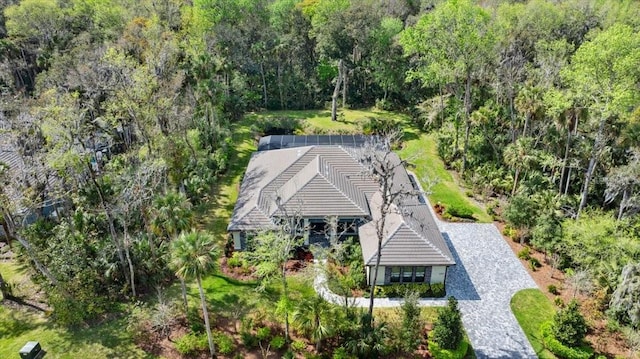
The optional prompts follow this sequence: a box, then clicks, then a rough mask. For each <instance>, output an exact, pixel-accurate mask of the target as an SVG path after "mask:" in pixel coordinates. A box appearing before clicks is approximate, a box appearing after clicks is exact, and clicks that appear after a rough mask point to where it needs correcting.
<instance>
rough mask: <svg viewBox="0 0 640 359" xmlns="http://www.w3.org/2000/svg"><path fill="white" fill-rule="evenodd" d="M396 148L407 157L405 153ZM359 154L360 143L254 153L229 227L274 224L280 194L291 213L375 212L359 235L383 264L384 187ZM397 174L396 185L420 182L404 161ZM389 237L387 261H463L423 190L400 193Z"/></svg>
mask: <svg viewBox="0 0 640 359" xmlns="http://www.w3.org/2000/svg"><path fill="white" fill-rule="evenodd" d="M390 156H391V158H392V160H393V161H397V162H398V163H400V162H399V161H400V159H399V158H398V157H397V155H395V154H391V155H390ZM357 158H358V153H357V150H354V148H349V147H346V148H345V147H342V146H335V145H317V146H307V147H295V148H283V149H276V150H267V151H260V152H256V153H254V154H253V155H252V157H251V160H250V162H249V165H248V166H247V171H246V174H245V176H244V179H243V182H242V185H241V188H240V194H239V196H238V201H237V202H236V205H235V208H234V211H233V216H232V218H231V222H230V223H229V226H228V230H230V231H237V230H240V231H252V230H260V229H265V228H273V225H274V224H273V221H272V218H273V217H276V216H277V215H278V210H279V209H278V208H279V207H278V206H277V205H276V201H280V208H283V209H284V210H286V212H287V213H296V214H298V215H301V216H303V217H315V218H322V217H326V216H330V215H338V216H342V217H358V218H369V219H372V221H371V222H368V223H366V224H364V225H362V226H361V227H360V228H359V236H360V243H361V246H362V255H363V259H364V261H365V264H367V265H373V264H375V260H376V258H377V235H376V228H375V225H376V220H377V219H378V218H379V213H377V212H378V211H376V209H378V208H379V203H380V200H381V197H380V193H379V189H380V187H379V185H378V183H377V182H376V181H374V180H373V179H371V178H370V177H368V176H367V175H366V171H365V168H364V167H363V166H362V164H361V163H360V162H359V161H358V159H357ZM393 181H394V188H402V189H404V190H407V189H410V188H413V185H412V183H411V181H410V179H409V175H408V174H407V172H406V170H405V169H404V167H403V166H398V167H397V168H396V171H395V173H394V179H393ZM399 208H401V209H402V210H399ZM384 237H385V240H384V241H383V246H382V255H381V264H382V265H453V264H455V261H454V260H453V256H452V255H451V252H450V251H449V248H448V247H447V244H446V242H445V241H444V238H443V237H442V234H441V233H440V231H439V229H438V227H437V225H436V223H435V220H434V218H433V215H432V214H431V212H430V210H429V208H428V206H427V205H425V204H423V203H421V201H419V199H418V198H417V196H413V195H411V196H409V195H407V196H402V197H401V198H398V199H397V200H396V202H395V204H394V205H393V206H392V213H390V214H389V215H388V216H387V217H386V223H385V230H384Z"/></svg>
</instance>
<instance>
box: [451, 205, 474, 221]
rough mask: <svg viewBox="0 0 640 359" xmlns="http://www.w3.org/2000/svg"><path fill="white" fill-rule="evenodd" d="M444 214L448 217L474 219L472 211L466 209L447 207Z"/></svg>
mask: <svg viewBox="0 0 640 359" xmlns="http://www.w3.org/2000/svg"><path fill="white" fill-rule="evenodd" d="M444 213H445V214H448V215H450V216H451V217H457V218H465V219H475V218H474V217H473V210H472V209H471V208H468V207H461V206H449V207H447V208H445V210H444Z"/></svg>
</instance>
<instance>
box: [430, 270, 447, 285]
mask: <svg viewBox="0 0 640 359" xmlns="http://www.w3.org/2000/svg"><path fill="white" fill-rule="evenodd" d="M446 274H447V267H446V266H433V269H432V270H431V284H434V283H444V279H445V277H446Z"/></svg>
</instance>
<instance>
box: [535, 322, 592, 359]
mask: <svg viewBox="0 0 640 359" xmlns="http://www.w3.org/2000/svg"><path fill="white" fill-rule="evenodd" d="M553 331H554V330H553V322H545V323H543V324H542V325H541V326H540V335H541V337H542V343H543V344H544V346H545V348H547V349H549V351H550V352H552V353H553V354H555V355H556V356H558V357H560V358H564V359H589V358H590V357H591V354H592V353H591V352H588V351H584V350H582V349H581V348H570V347H568V346H566V345H564V344H562V343H561V342H560V341H559V340H558V339H556V338H555V337H554V335H553Z"/></svg>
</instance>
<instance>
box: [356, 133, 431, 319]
mask: <svg viewBox="0 0 640 359" xmlns="http://www.w3.org/2000/svg"><path fill="white" fill-rule="evenodd" d="M400 138H401V133H400V132H390V133H388V134H386V135H384V136H378V137H372V138H371V140H369V141H367V142H366V143H365V145H364V146H362V147H361V148H359V149H358V150H357V155H358V160H359V161H360V163H361V164H362V165H363V166H364V169H365V173H364V175H365V176H367V177H369V178H371V179H373V180H374V181H376V182H377V183H378V184H379V185H380V191H379V192H378V193H377V194H376V195H374V198H372V200H371V202H372V204H373V205H372V206H371V208H372V217H373V218H372V220H373V222H374V224H375V230H376V237H377V242H378V247H377V257H376V264H375V266H374V268H373V273H371V271H369V281H370V283H369V285H370V288H369V312H368V314H369V320H370V321H372V320H373V303H374V298H375V293H374V292H375V286H376V281H377V279H378V278H377V277H378V268H379V267H380V257H381V255H380V252H381V250H382V243H383V241H384V239H385V235H386V229H385V226H386V225H387V218H388V215H389V214H391V213H393V212H394V211H395V212H399V211H400V209H399V206H398V204H400V202H401V201H400V200H401V198H402V197H403V196H415V195H418V193H419V191H418V190H416V189H414V188H413V186H411V184H410V183H408V184H407V183H398V181H397V180H398V178H397V175H398V173H399V170H403V171H404V168H405V165H406V164H407V162H406V160H403V159H401V158H400V157H398V155H396V154H395V153H393V152H392V151H391V150H392V148H393V145H394V144H395V143H396V142H397V141H398V140H400Z"/></svg>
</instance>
